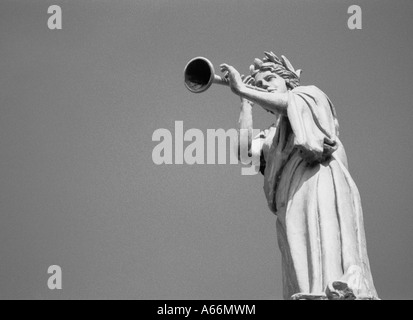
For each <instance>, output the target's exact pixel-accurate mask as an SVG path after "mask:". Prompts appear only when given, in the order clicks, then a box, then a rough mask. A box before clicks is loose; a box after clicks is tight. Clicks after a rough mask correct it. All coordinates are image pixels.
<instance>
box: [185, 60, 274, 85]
mask: <svg viewBox="0 0 413 320" xmlns="http://www.w3.org/2000/svg"><path fill="white" fill-rule="evenodd" d="M213 83H215V84H220V85H224V86H229V82H228V80H227V79H224V78H222V77H220V76H218V75H216V74H215V69H214V65H213V64H212V63H211V61H209V60H208V59H207V58H205V57H196V58H193V59H192V60H190V61H189V62H188V63H187V65H186V66H185V69H184V84H185V87H186V88H187V89H188V90H189V91H191V92H193V93H201V92H204V91H206V90H208V89H209V87H211V85H212V84H213ZM246 86H247V87H248V88H250V89H254V90H258V91H263V92H267V90H264V89H261V88H258V87H254V86H250V85H246Z"/></svg>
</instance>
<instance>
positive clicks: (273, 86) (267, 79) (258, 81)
mask: <svg viewBox="0 0 413 320" xmlns="http://www.w3.org/2000/svg"><path fill="white" fill-rule="evenodd" d="M255 85H256V86H257V87H259V88H262V89H265V90H268V91H270V92H274V91H277V92H280V93H285V92H287V91H288V88H287V83H286V82H285V79H284V78H282V77H280V76H279V75H278V74H276V73H273V72H271V71H265V72H259V73H257V75H256V76H255Z"/></svg>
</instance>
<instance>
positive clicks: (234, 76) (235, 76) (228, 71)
mask: <svg viewBox="0 0 413 320" xmlns="http://www.w3.org/2000/svg"><path fill="white" fill-rule="evenodd" d="M220 67H221V72H223V73H224V79H226V80H227V81H228V83H229V86H230V88H231V90H232V92H234V93H235V94H237V95H239V93H240V92H241V89H242V88H243V87H244V86H245V84H244V82H243V81H242V78H241V75H240V74H239V72H238V71H237V69H235V68H234V67H232V66H230V65H228V64H225V63H223V64H221V66H220Z"/></svg>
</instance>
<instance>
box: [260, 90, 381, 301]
mask: <svg viewBox="0 0 413 320" xmlns="http://www.w3.org/2000/svg"><path fill="white" fill-rule="evenodd" d="M338 134H339V132H338V122H337V118H336V114H335V110H334V107H333V105H332V103H331V101H330V100H329V98H328V97H327V96H326V95H325V94H324V93H323V92H322V91H321V90H320V89H318V88H317V87H315V86H300V87H297V88H295V89H294V90H292V91H290V92H289V100H288V107H287V114H286V115H283V116H280V117H279V118H278V119H277V121H276V123H275V124H274V125H272V126H271V127H270V128H269V129H267V130H264V131H262V132H261V133H260V134H259V135H258V136H257V137H256V139H254V140H253V145H252V151H253V153H259V154H255V156H261V166H262V167H263V166H264V167H265V169H264V171H263V174H264V191H265V195H266V197H267V201H268V205H269V207H270V209H271V210H272V212H274V213H275V214H276V215H277V216H278V219H277V236H278V243H279V247H280V249H281V253H282V259H283V279H284V297H285V298H286V299H289V298H290V297H291V296H292V295H294V294H296V293H310V294H320V293H322V292H324V291H325V290H326V288H327V286H328V285H329V284H330V283H331V282H332V281H336V280H340V279H345V280H346V281H350V282H351V283H350V284H349V285H350V286H351V287H352V289H353V290H354V291H355V293H356V294H358V295H360V296H371V297H377V293H376V290H375V288H374V284H373V279H372V276H371V271H370V266H369V260H368V256H367V250H366V239H365V234H364V225H363V213H362V207H361V201H360V195H359V192H358V189H357V186H356V185H355V183H354V181H353V179H352V178H351V176H350V173H349V171H348V168H347V159H346V155H345V151H344V148H343V145H342V144H341V142H340V140H339V138H338Z"/></svg>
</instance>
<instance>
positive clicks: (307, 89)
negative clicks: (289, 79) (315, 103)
mask: <svg viewBox="0 0 413 320" xmlns="http://www.w3.org/2000/svg"><path fill="white" fill-rule="evenodd" d="M291 92H294V93H306V94H310V95H320V94H321V95H324V96H327V95H326V94H325V93H324V92H323V91H322V90H321V89H320V88H318V87H316V86H314V85H309V86H298V87H295V88H294V89H293V90H291Z"/></svg>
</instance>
